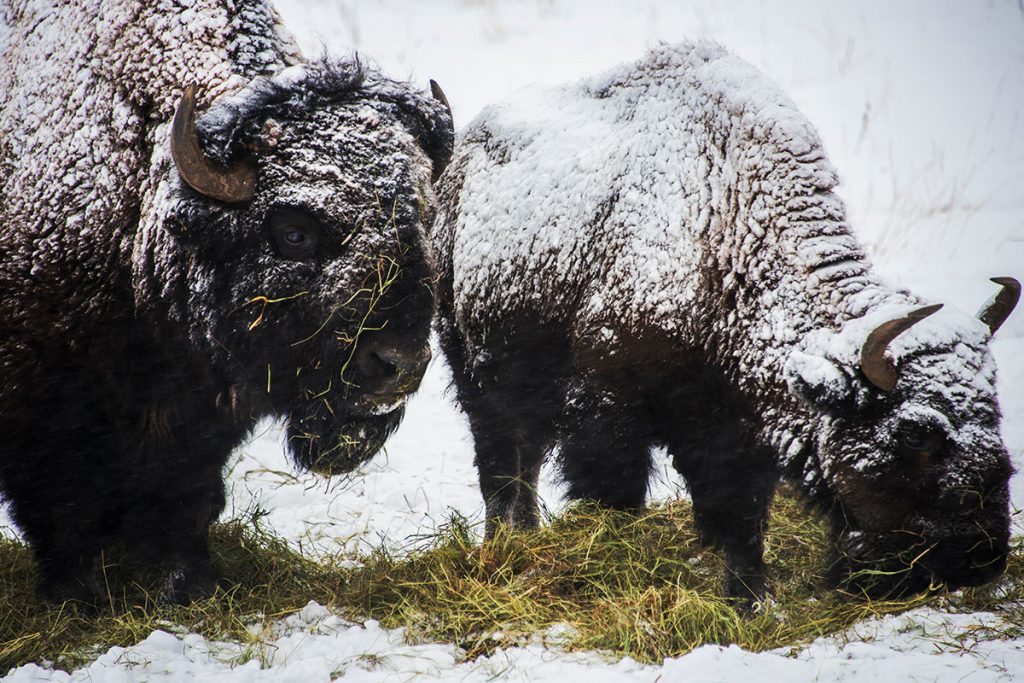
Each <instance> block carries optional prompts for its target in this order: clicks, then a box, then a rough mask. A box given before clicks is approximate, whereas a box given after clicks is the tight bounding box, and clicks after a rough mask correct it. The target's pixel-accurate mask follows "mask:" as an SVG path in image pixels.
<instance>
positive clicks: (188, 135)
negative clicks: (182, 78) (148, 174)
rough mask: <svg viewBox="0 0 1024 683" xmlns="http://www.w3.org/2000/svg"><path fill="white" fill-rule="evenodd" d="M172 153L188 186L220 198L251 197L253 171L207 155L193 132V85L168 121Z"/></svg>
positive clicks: (194, 97) (241, 198)
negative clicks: (220, 161) (172, 119)
mask: <svg viewBox="0 0 1024 683" xmlns="http://www.w3.org/2000/svg"><path fill="white" fill-rule="evenodd" d="M171 156H172V157H173V158H174V165H175V166H177V167H178V173H180V174H181V178H182V180H184V181H185V182H186V183H188V185H189V187H191V188H192V189H193V190H195V191H196V192H198V193H200V194H204V195H206V196H207V197H213V198H214V199H219V200H220V201H222V202H228V203H232V204H233V203H237V202H245V201H248V200H250V199H252V196H253V194H255V192H256V171H255V169H253V168H252V167H251V166H250V165H248V164H246V163H244V162H239V163H236V164H233V165H232V166H229V167H224V166H221V165H220V164H216V163H214V162H213V161H211V160H210V159H208V158H206V156H205V155H204V154H203V150H202V149H201V148H200V147H199V136H198V135H197V134H196V86H195V85H190V86H188V87H187V88H185V92H184V94H183V95H182V96H181V101H180V102H178V108H177V109H176V110H175V112H174V122H173V123H172V124H171Z"/></svg>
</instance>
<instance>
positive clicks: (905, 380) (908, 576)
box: [433, 42, 1010, 600]
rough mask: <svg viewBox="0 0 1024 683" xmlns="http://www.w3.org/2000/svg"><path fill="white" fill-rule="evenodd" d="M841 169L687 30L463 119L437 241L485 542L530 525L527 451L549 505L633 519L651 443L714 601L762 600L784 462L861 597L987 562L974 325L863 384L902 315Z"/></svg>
mask: <svg viewBox="0 0 1024 683" xmlns="http://www.w3.org/2000/svg"><path fill="white" fill-rule="evenodd" d="M836 183H837V177H836V174H835V171H834V169H833V168H832V166H831V165H830V164H829V162H828V160H827V158H826V156H825V153H824V151H823V150H822V147H821V142H820V141H819V139H818V136H817V134H816V133H815V131H814V129H813V128H812V127H811V125H810V124H809V123H808V122H807V120H806V119H805V118H804V117H803V116H801V115H800V114H799V112H797V111H796V108H795V107H794V105H793V103H792V102H791V101H790V100H789V99H788V98H787V97H786V96H785V95H784V94H782V93H781V92H780V91H779V90H778V88H777V87H776V86H775V85H774V84H772V83H771V82H770V81H768V80H767V79H766V78H765V77H764V76H763V75H761V74H760V73H759V72H757V71H756V70H755V69H753V68H752V67H750V66H749V65H747V64H745V63H743V62H742V61H740V60H738V59H737V58H735V57H733V56H731V55H729V54H728V53H726V52H725V51H724V50H722V49H721V48H720V47H718V46H716V45H714V44H710V43H703V42H702V43H693V44H683V45H679V46H671V47H663V48H659V49H657V50H654V51H653V52H651V53H650V54H649V55H648V56H647V57H646V58H644V59H643V60H640V61H639V62H637V63H635V64H629V65H626V66H623V67H621V68H618V69H615V70H613V71H612V72H610V73H608V74H605V75H602V76H598V77H595V78H592V79H589V80H586V81H583V82H582V83H579V84H576V85H569V86H564V87H560V88H553V89H547V90H542V89H533V90H526V91H521V92H520V93H518V94H517V96H516V99H515V100H514V101H512V102H508V103H504V104H499V105H495V106H493V107H490V108H488V109H486V110H485V111H484V112H483V113H482V114H481V115H480V116H479V117H478V118H477V119H476V120H475V121H474V122H473V123H472V124H470V126H469V127H468V129H467V130H466V131H465V132H464V134H463V136H462V137H461V139H460V141H459V145H458V147H457V151H456V154H455V157H454V159H453V161H452V164H451V166H450V167H449V168H448V170H447V171H446V173H445V175H444V176H443V177H442V179H441V182H440V183H439V186H438V188H439V190H438V191H439V197H440V199H441V208H440V211H439V214H438V219H437V221H436V222H435V226H434V234H433V240H434V244H435V247H436V250H437V253H438V260H439V269H440V273H441V281H440V289H439V302H440V313H441V316H440V333H441V340H442V344H443V347H444V350H445V352H446V354H447V356H448V358H449V361H450V362H451V365H452V368H453V372H454V376H455V385H456V387H457V391H458V397H459V400H460V401H461V403H462V405H463V407H464V408H465V410H466V412H467V413H468V415H469V419H470V425H471V427H472V431H473V436H474V439H475V442H476V463H477V466H478V468H479V473H480V485H481V490H482V493H483V496H484V500H485V501H486V506H487V517H488V520H489V522H490V526H491V528H492V529H493V524H494V523H495V522H496V521H504V522H506V523H512V524H515V525H520V526H532V525H535V524H536V523H537V512H536V501H535V492H534V489H535V486H536V483H537V473H538V470H539V467H540V463H541V461H542V459H543V458H544V456H545V454H546V453H548V452H552V451H557V452H558V454H559V463H560V466H561V472H562V475H563V476H564V479H565V481H566V483H567V485H568V490H569V495H570V496H572V497H574V498H591V499H595V500H597V501H600V502H601V503H604V504H606V505H610V506H613V507H617V508H624V509H631V508H637V507H639V506H641V505H643V503H644V499H645V495H646V490H647V482H648V476H649V471H650V452H651V449H652V448H653V447H657V446H663V447H666V448H667V449H668V451H669V453H670V454H671V455H672V458H673V462H674V464H675V467H676V469H678V470H679V472H680V473H681V474H682V475H683V476H684V477H685V479H686V481H687V484H688V486H689V489H690V493H691V495H692V498H693V504H694V509H695V513H696V523H697V526H698V528H699V531H700V533H701V535H702V537H703V538H704V540H705V541H706V542H707V543H709V544H712V545H716V546H719V547H721V548H722V549H723V550H724V552H725V555H726V560H727V564H728V568H729V571H728V575H727V578H726V587H725V592H726V594H727V595H729V596H736V597H741V598H745V599H747V600H756V599H760V598H761V597H763V595H764V593H765V589H766V588H765V577H764V565H763V559H762V545H763V535H764V525H765V520H766V515H767V510H768V506H769V503H770V501H771V497H772V493H773V490H774V487H775V484H776V481H777V479H778V478H779V477H780V475H785V476H786V477H787V478H789V479H790V480H792V481H793V482H794V483H795V484H796V485H797V486H798V487H799V488H800V489H801V490H803V491H804V492H805V493H806V494H807V496H808V498H809V499H810V500H812V501H814V502H815V503H817V504H818V505H820V506H821V507H822V508H823V509H825V510H826V511H827V512H828V513H829V514H831V515H832V518H833V520H834V522H835V525H834V526H835V530H834V533H835V546H836V550H837V562H836V568H837V574H842V575H846V574H849V573H851V572H853V571H855V570H857V569H861V568H867V569H882V570H885V571H890V570H891V571H892V574H891V575H889V576H888V577H883V578H881V579H880V580H878V581H876V582H875V583H874V584H873V586H872V590H875V591H878V592H886V591H889V590H893V589H898V590H908V589H909V590H917V589H920V588H922V587H924V586H927V585H928V583H929V582H930V581H932V580H933V579H937V580H945V581H948V582H949V583H950V584H952V585H964V584H973V583H978V582H982V581H985V580H989V579H991V578H992V577H994V576H996V575H998V574H999V572H1000V571H1001V569H1002V567H1003V565H1004V563H1005V558H1006V553H1007V539H1008V529H1009V515H1008V494H1007V481H1008V478H1009V475H1010V465H1009V459H1008V456H1007V453H1006V449H1005V447H1004V445H1003V444H1002V442H1001V440H1000V436H999V410H998V406H997V402H996V396H995V393H994V368H993V364H992V360H991V356H990V354H989V351H988V348H987V344H988V330H987V328H986V327H985V326H984V325H982V324H981V323H980V322H978V321H977V320H974V319H972V318H970V317H968V316H964V315H960V314H956V313H954V312H951V311H948V310H947V311H942V312H941V313H940V314H937V315H935V316H934V317H932V318H929V319H928V320H926V321H924V322H922V323H920V324H918V325H917V326H916V327H914V328H913V329H911V330H910V331H907V332H905V333H904V334H902V335H901V336H900V337H898V338H897V339H896V341H894V342H893V343H892V344H891V345H890V349H889V352H890V354H892V356H893V357H894V358H895V359H896V360H897V362H898V367H899V381H898V383H897V386H896V388H895V390H894V391H893V392H891V393H884V392H882V391H879V390H878V389H876V388H875V387H874V386H872V385H871V384H870V383H869V382H868V381H867V380H866V379H865V377H864V376H863V375H862V374H861V371H860V369H859V365H858V358H859V350H860V348H861V346H862V345H863V343H864V340H865V338H866V337H867V335H868V334H869V333H870V332H871V330H873V329H874V328H875V327H877V326H878V325H879V324H881V323H882V322H885V321H886V320H890V319H893V318H895V317H899V316H902V315H905V314H906V313H907V312H908V311H910V310H912V309H914V308H917V307H919V306H921V305H923V303H924V302H922V301H921V300H920V299H918V298H917V297H915V296H913V295H912V294H909V293H907V292H903V291H897V290H894V289H892V288H890V287H888V286H886V285H885V284H884V283H882V282H880V281H879V280H878V279H877V278H876V277H875V276H874V275H873V274H872V272H871V269H870V266H869V264H868V263H867V260H866V258H865V255H864V252H863V250H862V249H861V248H860V247H859V245H858V244H857V242H856V240H855V239H854V237H853V236H852V235H851V233H850V231H849V229H848V227H847V225H846V223H845V210H844V207H843V205H842V202H841V201H840V200H839V198H838V197H837V196H836V195H835V194H834V193H833V187H834V186H835V185H836ZM875 576H876V577H877V576H878V575H877V574H876V575H875ZM859 578H860V579H865V574H863V573H862V574H861V575H860V577H859ZM862 583H865V582H862Z"/></svg>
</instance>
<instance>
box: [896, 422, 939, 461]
mask: <svg viewBox="0 0 1024 683" xmlns="http://www.w3.org/2000/svg"><path fill="white" fill-rule="evenodd" d="M899 444H900V450H902V451H903V452H904V453H907V454H916V455H920V454H922V453H923V454H928V455H932V454H935V453H937V452H938V451H939V450H940V449H941V448H942V434H941V433H940V432H938V431H936V430H935V429H930V428H927V427H904V428H903V429H900V431H899Z"/></svg>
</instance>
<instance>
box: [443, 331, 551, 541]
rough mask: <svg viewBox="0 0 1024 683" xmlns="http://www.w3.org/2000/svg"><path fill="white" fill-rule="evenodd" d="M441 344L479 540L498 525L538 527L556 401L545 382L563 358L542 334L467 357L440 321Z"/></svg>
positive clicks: (516, 337) (520, 336)
mask: <svg viewBox="0 0 1024 683" xmlns="http://www.w3.org/2000/svg"><path fill="white" fill-rule="evenodd" d="M440 332H441V335H440V338H441V345H442V347H443V348H444V352H445V356H446V357H447V358H448V363H449V365H450V366H451V370H452V378H453V380H454V383H455V388H456V390H457V393H458V399H459V403H460V404H461V405H462V408H463V410H465V411H466V415H467V417H468V418H469V426H470V431H471V432H472V433H473V443H474V448H475V452H476V455H475V458H474V462H475V464H476V466H477V470H478V472H479V476H480V493H481V495H482V496H483V499H484V505H485V507H486V513H485V514H486V518H487V522H486V532H485V534H486V536H487V537H488V538H490V537H492V536H493V535H494V532H495V529H496V528H497V525H498V524H499V523H504V524H507V525H510V526H512V527H515V528H519V529H532V528H536V527H537V525H538V523H539V514H538V506H537V480H538V478H539V475H540V468H541V465H542V463H543V461H544V456H545V454H546V453H547V452H548V450H549V449H550V447H551V444H552V443H553V442H554V438H555V426H554V425H555V416H556V415H557V414H558V411H559V409H560V408H561V406H562V401H563V397H562V394H561V392H560V391H559V390H558V388H557V382H555V381H553V378H554V377H555V376H556V375H557V371H556V368H557V367H558V365H559V363H561V362H562V360H563V358H564V355H565V352H564V349H562V347H561V346H559V344H557V343H553V342H552V341H551V340H552V339H554V340H557V339H559V338H560V337H559V335H557V334H554V333H551V332H549V331H545V330H542V329H534V328H529V330H528V331H527V332H522V331H521V332H519V333H516V334H513V333H509V334H508V335H506V336H507V340H506V346H504V347H502V348H501V349H498V350H495V351H494V352H493V353H474V354H469V353H467V350H466V348H465V345H464V341H463V339H462V338H461V336H460V335H458V334H457V333H456V332H455V331H454V330H452V329H451V328H448V327H447V326H446V325H445V324H444V323H443V321H442V325H441V329H440Z"/></svg>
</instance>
